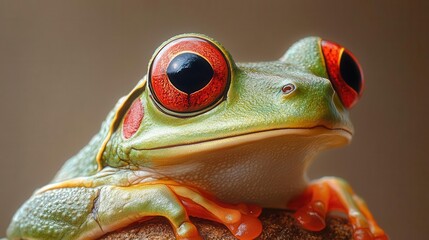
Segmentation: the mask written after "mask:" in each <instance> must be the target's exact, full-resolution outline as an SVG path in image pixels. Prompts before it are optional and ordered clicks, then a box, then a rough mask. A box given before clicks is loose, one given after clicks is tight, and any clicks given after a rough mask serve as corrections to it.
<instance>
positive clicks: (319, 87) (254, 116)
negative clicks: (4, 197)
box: [7, 34, 353, 239]
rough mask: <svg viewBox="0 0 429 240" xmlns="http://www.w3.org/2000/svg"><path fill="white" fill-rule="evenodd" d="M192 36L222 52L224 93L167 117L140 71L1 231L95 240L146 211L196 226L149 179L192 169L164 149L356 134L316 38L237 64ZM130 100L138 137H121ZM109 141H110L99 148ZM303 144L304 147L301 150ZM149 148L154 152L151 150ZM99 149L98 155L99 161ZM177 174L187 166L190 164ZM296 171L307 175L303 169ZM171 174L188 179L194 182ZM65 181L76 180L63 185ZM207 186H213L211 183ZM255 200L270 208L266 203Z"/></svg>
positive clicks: (181, 228) (183, 227) (182, 228)
mask: <svg viewBox="0 0 429 240" xmlns="http://www.w3.org/2000/svg"><path fill="white" fill-rule="evenodd" d="M191 36H198V37H201V38H205V39H209V40H210V41H212V42H213V43H215V44H216V45H217V46H218V47H219V48H220V49H221V50H222V51H224V53H225V54H226V56H227V58H228V60H229V64H230V67H231V81H230V86H229V89H228V92H227V94H226V96H225V98H224V100H223V101H221V102H220V103H219V104H218V105H216V106H215V107H214V108H212V109H210V110H209V111H206V112H204V113H201V114H198V115H196V116H191V117H182V118H179V117H176V116H171V115H169V114H165V113H164V112H162V111H160V110H159V108H157V107H156V105H155V104H154V102H153V101H154V100H153V99H152V98H151V96H150V92H149V90H148V88H147V86H146V84H145V81H146V77H145V78H143V79H142V80H141V81H140V82H139V83H138V85H137V87H136V89H135V90H133V92H132V94H130V95H128V96H127V97H125V98H122V99H121V100H120V101H119V102H118V104H117V105H116V107H115V108H114V109H113V110H112V111H111V112H110V114H109V115H108V116H107V119H106V120H105V122H104V123H103V124H102V126H101V130H100V132H99V133H98V134H97V135H95V137H94V138H93V139H92V140H91V141H90V143H89V144H88V145H87V146H86V147H84V148H83V149H82V150H81V151H80V152H79V153H78V154H77V155H75V156H74V157H72V158H71V159H69V160H68V161H67V162H66V163H65V164H64V166H63V167H62V168H61V170H60V171H59V172H58V173H57V175H56V177H55V178H54V179H53V180H52V182H51V184H50V185H48V186H47V187H44V188H42V189H41V190H39V191H37V192H36V193H35V194H34V195H33V196H32V197H31V198H30V199H29V200H28V201H27V202H25V203H24V204H23V206H22V207H21V208H20V209H19V210H18V211H17V213H16V214H15V216H14V217H13V219H12V222H11V224H10V226H9V228H8V231H7V236H8V238H9V239H83V238H93V237H98V236H100V235H102V234H103V232H108V231H112V230H115V229H116V228H118V227H120V226H124V225H127V224H129V223H132V222H134V221H138V220H139V219H141V218H142V217H144V216H164V217H167V218H168V219H169V220H170V221H171V222H172V224H173V226H174V227H176V228H177V229H178V230H177V231H178V234H179V235H180V234H181V233H186V232H187V231H188V230H189V229H190V228H192V226H191V225H190V224H189V223H188V220H187V219H188V218H187V214H186V210H185V209H184V208H183V206H182V205H181V204H180V202H179V200H178V199H177V197H176V196H175V195H174V194H173V193H172V192H171V191H170V190H169V189H168V188H167V187H166V186H165V185H163V184H145V183H148V182H151V181H153V180H159V179H161V180H162V179H164V178H168V177H171V176H170V174H169V171H164V172H163V171H161V170H159V169H162V167H163V166H169V167H172V168H173V169H174V168H176V167H181V168H186V166H188V165H186V164H182V163H183V159H182V158H181V157H175V155H177V156H179V155H181V154H182V155H183V154H184V152H181V150H180V148H179V149H177V150H174V151H172V149H171V148H169V147H168V146H181V145H190V144H191V145H192V143H199V142H210V141H211V140H214V139H223V138H228V137H231V136H240V135H245V134H250V133H257V132H263V131H267V130H272V129H312V128H314V127H317V126H323V127H325V128H327V129H343V130H344V131H345V132H348V133H349V134H351V132H352V131H353V127H352V125H351V122H350V120H349V117H348V111H347V110H346V109H345V108H344V107H343V106H342V104H341V103H340V100H339V98H338V96H337V95H336V93H335V91H334V90H333V88H332V86H331V83H330V81H329V80H328V76H327V73H326V70H325V65H324V60H323V55H322V53H321V51H320V38H317V37H310V38H305V39H303V40H301V41H299V42H297V43H296V44H294V45H293V46H292V47H291V48H290V49H289V50H288V51H287V52H286V53H285V55H284V56H283V57H282V58H281V59H280V60H278V61H272V62H259V63H237V64H236V63H234V61H233V60H232V57H231V56H230V55H229V54H228V53H227V52H226V51H225V50H224V48H223V47H222V46H221V45H220V44H218V43H217V42H215V41H214V40H212V39H210V38H207V37H206V36H203V35H198V34H192V35H191ZM289 83H291V84H293V85H294V86H295V87H296V89H295V91H293V92H292V93H290V94H284V93H283V92H282V86H284V85H285V84H289ZM136 97H138V98H140V99H141V102H142V104H143V107H144V119H143V121H142V123H141V126H140V128H139V129H138V131H137V132H136V133H135V134H134V136H132V137H131V138H130V139H125V138H124V137H123V136H122V121H123V117H124V115H125V113H126V110H127V108H128V106H129V105H130V103H131V102H133V100H134V99H135V98H136ZM208 126H209V127H208ZM109 131H111V132H112V135H111V137H109ZM338 138H341V139H342V141H340V142H341V144H344V143H347V142H348V140H349V139H346V140H344V137H341V136H340V137H338ZM106 139H107V140H108V142H107V145H106V146H105V147H103V146H104V145H103V142H104V141H105V140H106ZM107 140H106V141H107ZM341 144H332V146H334V145H335V146H336V145H341ZM325 145H326V146H325V147H323V148H322V147H321V148H308V146H309V145H302V147H300V146H298V147H295V148H294V149H292V150H290V151H297V152H302V151H304V152H305V151H308V155H311V156H313V155H315V154H314V153H317V152H319V151H320V150H322V149H324V148H329V147H332V146H331V145H329V143H327V144H325ZM305 147H307V148H308V149H309V150H306V149H303V148H305ZM153 148H156V149H158V150H155V151H154V150H150V149H153ZM201 148H210V146H201V147H199V148H198V151H197V152H198V153H195V157H194V156H190V158H195V159H197V160H195V161H204V157H205V151H203V150H207V149H203V150H201ZM221 150H222V149H220V150H219V149H217V150H216V151H221ZM267 151H269V150H267ZM99 152H101V153H102V155H101V156H102V158H101V159H100V160H99V161H100V162H97V154H99ZM176 153H177V154H176ZM190 154H191V155H192V154H193V153H190ZM163 156H165V157H163ZM198 159H200V160H198ZM183 166H185V167H183ZM158 170H159V171H158ZM180 171H184V172H186V169H185V170H180ZM161 172H162V173H161ZM262 174H263V173H262ZM171 175H174V174H171ZM299 175H300V176H302V177H303V178H305V176H304V175H305V173H304V172H302V173H299ZM172 178H173V180H175V181H178V182H186V184H192V180H186V181H185V180H184V181H181V180H180V179H181V178H175V177H172ZM70 181H76V182H78V183H76V184H71V185H70V184H68V185H67V184H65V183H67V182H70ZM197 185H198V184H197ZM200 185H201V186H200V187H202V188H204V186H205V185H204V184H200ZM205 190H207V191H208V192H211V187H206V188H205ZM300 190H302V188H300ZM214 192H216V191H214ZM214 195H216V194H214ZM238 195H240V193H238ZM222 199H223V198H222ZM243 200H244V201H246V200H247V199H243ZM255 201H256V200H255ZM256 202H258V201H256ZM258 203H259V204H261V205H262V206H264V205H267V204H264V201H262V200H261V201H260V202H258Z"/></svg>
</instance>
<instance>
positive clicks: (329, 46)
mask: <svg viewBox="0 0 429 240" xmlns="http://www.w3.org/2000/svg"><path fill="white" fill-rule="evenodd" d="M321 45H322V52H323V55H324V57H325V64H326V70H327V71H328V75H329V79H330V80H331V82H332V85H333V87H334V89H335V91H336V92H337V94H338V96H339V97H340V99H341V102H342V103H343V105H344V106H345V107H346V108H351V107H353V105H354V104H355V103H356V102H357V100H358V98H359V94H360V93H357V92H356V91H355V90H354V89H353V88H351V87H350V86H349V85H347V83H346V82H345V81H344V79H343V78H342V76H341V73H340V60H341V55H342V54H343V51H347V50H346V49H344V48H343V47H342V46H340V45H339V44H336V43H333V42H329V41H322V42H321ZM347 53H348V54H349V55H350V56H351V57H353V55H352V54H351V53H350V52H348V51H347ZM353 58H354V57H353Z"/></svg>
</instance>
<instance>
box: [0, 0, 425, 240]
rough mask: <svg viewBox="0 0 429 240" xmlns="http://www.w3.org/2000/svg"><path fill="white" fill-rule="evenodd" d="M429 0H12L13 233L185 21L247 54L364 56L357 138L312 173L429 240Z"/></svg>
mask: <svg viewBox="0 0 429 240" xmlns="http://www.w3.org/2000/svg"><path fill="white" fill-rule="evenodd" d="M428 10H429V2H428V1H416V0H415V1H392V0H384V1H354V2H352V1H327V0H325V1H307V0H301V1H197V0H195V1H122V2H121V1H17V0H13V1H12V0H11V1H6V0H1V1H0V111H1V113H0V114H1V117H0V126H1V127H2V130H1V132H2V133H1V135H0V153H1V154H0V196H1V198H0V206H1V207H0V236H2V235H4V234H5V231H6V228H7V225H8V223H9V221H10V219H11V217H12V215H13V213H14V212H15V211H16V210H17V209H18V207H19V206H20V205H21V204H22V203H23V202H24V201H25V200H26V199H27V198H28V197H30V195H31V194H32V192H33V191H34V189H36V188H38V187H41V186H43V185H44V184H46V183H48V182H49V181H50V180H51V178H52V177H53V176H54V174H55V173H56V171H57V170H58V169H59V168H60V166H61V165H62V164H63V163H64V161H65V160H66V159H67V158H69V157H70V156H72V155H73V154H75V153H76V152H77V151H78V150H79V149H81V148H82V147H83V146H84V145H85V144H86V143H87V142H88V141H89V139H90V138H91V137H92V136H93V135H94V134H95V133H96V132H97V131H98V129H99V126H100V124H101V122H102V121H103V120H104V118H105V116H106V114H107V113H108V111H109V110H110V109H111V108H113V106H114V104H115V103H116V101H117V99H118V98H119V97H121V96H123V95H125V94H127V93H128V92H129V91H130V90H131V89H132V88H133V86H134V85H135V84H136V82H137V81H138V80H139V79H140V78H141V77H142V76H143V75H144V74H146V69H147V64H148V61H149V58H150V57H151V55H152V53H153V51H154V50H155V49H156V47H158V45H159V44H161V43H162V42H163V41H164V40H166V39H168V38H170V37H172V36H174V35H176V34H179V33H186V32H198V33H204V34H207V35H209V36H211V37H213V38H215V39H217V40H218V41H220V42H221V43H222V44H223V45H224V46H225V47H226V48H227V49H228V50H229V51H230V52H231V54H232V56H233V57H234V59H235V60H236V61H239V62H241V61H267V60H274V59H277V58H279V57H280V56H282V54H283V53H284V51H285V50H286V49H287V48H288V47H289V46H290V45H291V44H292V43H294V42H295V41H297V40H298V39H300V38H302V37H305V36H309V35H318V36H321V37H323V38H325V39H330V40H333V41H336V42H339V43H341V44H342V45H344V46H346V47H347V48H349V49H350V50H351V51H352V52H353V53H354V54H355V55H356V57H357V58H358V59H359V60H360V62H361V65H362V67H363V70H364V74H365V78H366V89H365V92H364V95H363V98H362V99H361V101H360V102H359V103H358V104H357V106H356V107H355V108H354V109H353V110H352V119H353V122H354V124H355V129H356V134H355V136H354V140H353V142H352V144H351V145H349V146H347V147H345V148H342V149H337V150H333V151H330V152H326V153H324V154H322V155H321V156H320V158H319V159H317V160H316V161H315V162H314V164H313V165H312V167H311V169H310V176H311V177H313V178H316V177H321V176H327V175H334V176H340V177H343V178H345V179H347V180H348V181H349V182H350V183H351V185H352V186H353V187H354V189H355V190H356V192H358V193H359V194H360V195H361V196H362V197H363V198H364V199H365V200H366V201H367V203H368V205H369V207H370V209H371V210H372V212H373V214H374V215H375V218H376V219H377V220H378V222H379V224H380V225H381V226H382V227H383V228H384V229H385V230H386V231H387V233H388V234H389V235H390V236H391V238H392V239H423V238H424V236H427V234H426V233H427V227H428V225H427V224H428V215H429V207H428V205H429V184H428V179H427V178H428V177H429V170H428V169H429V164H428V157H427V155H426V154H427V152H428V147H429V146H428V143H429V140H428V136H429V126H428V116H429V101H428V99H427V97H428V95H429V94H428V90H429V80H428V76H427V75H428V69H429V61H428V56H429V47H428V44H427V42H428V37H429V30H428V26H427V24H428V23H429V17H428V14H427V11H428Z"/></svg>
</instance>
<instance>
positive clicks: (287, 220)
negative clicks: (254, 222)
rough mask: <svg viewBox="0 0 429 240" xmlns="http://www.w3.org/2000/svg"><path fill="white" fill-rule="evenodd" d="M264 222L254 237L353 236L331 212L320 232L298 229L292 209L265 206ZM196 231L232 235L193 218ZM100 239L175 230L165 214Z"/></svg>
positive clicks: (161, 237) (314, 239)
mask: <svg viewBox="0 0 429 240" xmlns="http://www.w3.org/2000/svg"><path fill="white" fill-rule="evenodd" d="M259 218H260V220H261V221H262V224H263V232H262V234H261V236H259V237H258V238H257V239H279V240H280V239H287V240H303V239H305V240H322V239H323V240H328V239H335V240H350V239H353V233H352V227H351V225H350V224H349V223H348V221H347V220H346V219H344V218H341V217H335V216H331V217H328V219H327V227H326V228H325V229H324V230H322V231H320V232H309V231H306V230H303V229H301V228H300V227H299V226H298V225H297V223H296V221H295V219H294V218H293V217H292V213H291V212H289V211H285V210H275V209H265V210H264V211H263V212H262V214H261V216H260V217H259ZM192 222H193V223H194V224H195V225H196V226H197V228H198V231H199V232H200V234H201V236H202V237H203V238H204V239H210V240H230V239H231V240H233V239H235V238H234V236H233V235H232V234H231V233H230V232H229V231H228V229H227V228H226V227H224V226H223V225H221V224H219V223H216V222H212V221H208V220H203V219H199V218H192ZM100 239H102V240H113V239H119V240H123V239H127V240H129V239H148V240H149V239H150V240H170V239H171V240H173V239H175V238H174V233H173V230H172V228H171V226H170V224H169V223H168V221H167V220H166V219H164V218H153V219H151V220H149V221H144V222H139V223H135V224H133V225H131V226H128V227H126V228H123V229H120V230H118V231H115V232H112V233H108V234H106V235H105V236H103V237H102V238H100Z"/></svg>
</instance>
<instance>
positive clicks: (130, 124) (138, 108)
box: [122, 98, 144, 139]
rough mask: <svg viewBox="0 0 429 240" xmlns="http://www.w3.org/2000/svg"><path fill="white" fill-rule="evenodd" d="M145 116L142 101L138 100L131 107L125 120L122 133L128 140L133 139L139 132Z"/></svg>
mask: <svg viewBox="0 0 429 240" xmlns="http://www.w3.org/2000/svg"><path fill="white" fill-rule="evenodd" d="M143 115H144V110H143V106H142V103H141V101H140V99H139V98H137V99H136V100H135V101H134V102H133V104H132V105H131V107H130V109H129V110H128V112H127V114H126V115H125V118H124V124H123V127H122V133H123V135H124V137H125V138H126V139H128V138H130V137H132V136H133V135H134V133H136V132H137V130H138V129H139V127H140V124H141V122H142V120H143Z"/></svg>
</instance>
